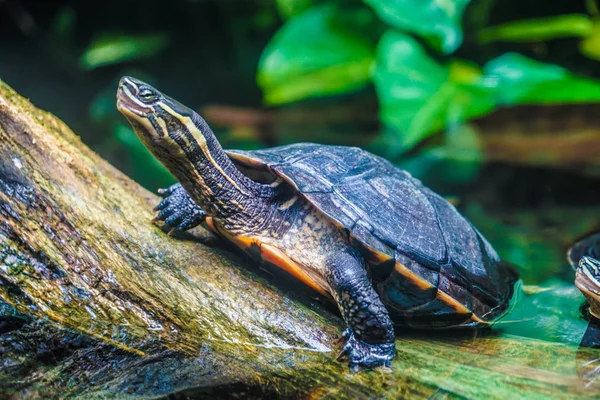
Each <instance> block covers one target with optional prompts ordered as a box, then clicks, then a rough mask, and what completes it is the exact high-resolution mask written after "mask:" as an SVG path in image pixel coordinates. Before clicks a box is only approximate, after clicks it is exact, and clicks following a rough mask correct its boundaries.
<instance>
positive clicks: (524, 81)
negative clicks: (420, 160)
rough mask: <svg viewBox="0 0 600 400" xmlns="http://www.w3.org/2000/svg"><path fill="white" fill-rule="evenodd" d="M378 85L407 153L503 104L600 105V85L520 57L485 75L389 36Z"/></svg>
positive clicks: (497, 63)
mask: <svg viewBox="0 0 600 400" xmlns="http://www.w3.org/2000/svg"><path fill="white" fill-rule="evenodd" d="M372 78H373V81H374V83H375V87H376V89H377V94H378V97H379V101H380V119H381V121H382V122H383V123H384V124H385V125H386V126H387V128H389V129H390V130H389V131H387V132H388V135H387V136H386V138H387V139H386V140H387V141H388V142H389V139H390V137H391V136H390V135H389V133H390V132H393V133H395V134H396V143H395V144H394V146H393V148H394V152H395V153H398V152H403V151H405V150H407V149H409V148H411V147H412V146H414V145H416V144H417V143H419V142H420V141H421V140H423V139H425V138H426V137H428V136H429V135H431V134H433V133H434V132H436V131H440V130H443V129H446V128H454V127H457V126H459V125H460V124H461V123H463V122H465V121H468V120H469V119H472V118H476V117H479V116H482V115H485V114H486V113H489V112H491V111H493V110H494V109H496V108H497V107H499V106H502V105H517V104H559V103H589V102H600V82H598V81H596V80H593V79H589V78H585V77H580V76H576V75H574V74H571V73H570V72H569V71H568V70H566V69H564V68H562V67H559V66H556V65H552V64H544V63H541V62H538V61H535V60H531V59H529V58H527V57H524V56H522V55H519V54H515V53H507V54H504V55H502V56H500V57H498V58H496V59H494V60H492V61H490V62H489V63H488V64H487V65H486V66H485V67H484V68H483V70H480V69H479V68H478V67H476V66H475V67H474V66H471V65H468V64H466V63H464V62H460V61H454V62H451V63H450V64H447V65H444V64H440V63H438V62H436V61H435V60H433V59H432V58H431V57H430V56H429V55H428V54H427V53H426V52H425V51H424V49H423V48H422V46H421V45H419V43H417V42H416V41H415V40H414V39H413V38H411V37H410V36H408V35H405V34H402V33H399V32H396V31H388V32H387V33H386V34H384V36H383V37H382V38H381V41H380V43H379V45H378V47H377V56H376V62H375V68H374V70H373V76H372Z"/></svg>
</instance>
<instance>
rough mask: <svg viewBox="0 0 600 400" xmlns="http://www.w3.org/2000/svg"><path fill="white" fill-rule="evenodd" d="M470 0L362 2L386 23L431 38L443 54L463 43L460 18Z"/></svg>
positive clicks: (384, 0) (383, 0)
mask: <svg viewBox="0 0 600 400" xmlns="http://www.w3.org/2000/svg"><path fill="white" fill-rule="evenodd" d="M469 1H470V0H365V2H366V3H367V4H369V5H370V6H371V7H373V9H374V10H375V12H376V13H377V14H378V15H379V17H380V18H381V19H382V20H384V21H385V22H387V23H388V24H390V25H392V26H394V27H396V28H399V29H401V30H406V31H409V32H414V33H417V34H419V35H421V36H423V37H424V38H426V39H431V38H433V39H435V41H434V45H436V47H437V48H439V49H440V50H441V51H442V52H443V53H445V54H448V53H452V52H453V51H454V50H456V49H457V48H458V47H459V46H460V44H461V43H462V40H463V35H462V30H461V19H462V15H463V12H464V10H465V7H466V6H467V4H469Z"/></svg>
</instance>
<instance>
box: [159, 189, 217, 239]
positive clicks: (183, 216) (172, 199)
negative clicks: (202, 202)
mask: <svg viewBox="0 0 600 400" xmlns="http://www.w3.org/2000/svg"><path fill="white" fill-rule="evenodd" d="M158 193H159V194H160V195H161V196H163V197H164V199H163V201H161V202H160V203H159V204H158V205H157V206H156V207H154V211H158V212H159V213H158V215H157V216H156V217H154V218H153V219H152V220H153V221H164V222H165V225H166V226H167V228H169V229H170V231H169V235H172V234H173V233H175V232H181V231H187V230H188V229H192V228H194V227H196V226H198V225H200V224H201V223H202V222H204V220H205V219H206V216H207V214H206V212H205V211H204V210H203V209H202V208H200V206H198V205H197V204H196V203H195V202H194V200H192V198H191V197H190V196H189V195H188V194H187V192H186V191H185V189H184V188H183V187H182V186H181V185H180V184H179V183H176V184H174V185H172V186H170V187H168V188H167V189H160V190H159V191H158Z"/></svg>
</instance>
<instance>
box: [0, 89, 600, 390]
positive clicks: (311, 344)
mask: <svg viewBox="0 0 600 400" xmlns="http://www.w3.org/2000/svg"><path fill="white" fill-rule="evenodd" d="M0 161H1V162H0V300H1V301H0V314H4V315H3V317H1V318H0V355H1V356H2V362H1V363H0V393H3V394H8V396H10V395H11V394H12V395H15V396H17V397H20V396H31V397H35V396H39V397H53V396H61V397H80V398H93V397H98V398H100V397H111V398H113V397H120V398H121V397H133V396H143V397H156V396H166V395H167V394H172V393H179V394H180V395H181V396H182V397H183V396H188V395H194V396H202V395H206V396H209V395H210V396H213V397H214V396H215V394H217V395H223V396H225V395H227V396H234V395H238V396H249V395H255V396H267V395H268V396H270V397H272V396H279V397H303V398H321V397H335V398H364V397H366V396H373V397H382V396H383V397H388V398H399V397H426V398H429V397H432V396H433V397H436V396H442V397H444V398H482V397H486V398H499V399H505V398H521V397H523V398H525V397H527V398H545V399H547V398H553V397H555V398H562V397H565V398H566V397H570V398H574V397H578V396H580V397H585V396H589V395H590V394H598V393H599V392H598V391H594V390H596V389H594V388H585V387H584V386H583V383H582V381H581V379H580V378H579V377H578V375H577V373H576V370H577V366H576V360H575V356H574V355H575V350H574V348H573V347H572V346H567V345H561V344H554V343H545V342H539V341H534V340H529V339H525V338H516V337H508V338H507V337H501V336H498V335H491V336H487V337H470V336H469V337H457V336H456V335H451V336H432V335H431V334H427V333H425V334H424V333H421V334H419V333H417V334H415V333H412V334H410V335H408V334H405V335H402V336H401V337H399V339H398V342H397V346H398V354H397V358H396V361H395V362H394V363H393V367H392V369H391V371H372V372H362V373H357V374H353V373H350V372H349V371H348V369H347V367H346V366H345V365H344V364H343V363H339V362H336V361H334V358H335V350H336V339H337V337H339V335H340V334H341V332H342V329H343V323H342V321H341V320H340V318H339V316H338V315H337V314H336V313H335V310H333V311H331V310H332V309H331V307H327V306H326V305H324V304H326V303H323V302H322V301H321V300H316V299H315V298H313V296H312V294H310V293H308V292H302V291H298V292H296V291H295V290H290V289H291V288H292V287H293V284H291V285H290V284H288V285H284V286H275V285H274V284H273V282H272V281H273V280H272V279H269V278H268V276H267V275H266V274H264V273H262V272H261V270H260V269H259V268H257V266H256V265H253V264H252V263H250V262H248V260H242V259H240V258H239V257H238V256H237V255H236V254H234V253H231V252H230V251H229V250H227V249H224V248H223V247H220V246H216V247H215V246H212V247H211V246H207V245H205V244H204V243H203V240H201V238H202V237H204V236H205V235H206V232H204V231H202V230H199V231H197V232H196V233H195V234H192V235H184V236H182V237H179V238H173V237H170V236H168V235H167V234H165V233H164V232H162V231H161V230H160V229H159V227H157V226H155V225H153V224H152V223H151V222H150V219H151V218H152V216H153V215H152V212H151V209H152V207H153V205H155V204H156V202H157V201H158V199H157V198H156V196H154V195H153V194H151V193H149V192H148V191H146V190H145V189H143V188H141V187H140V186H138V185H137V184H136V183H135V182H133V181H131V180H130V179H129V178H127V177H126V176H124V175H123V174H122V173H120V172H119V171H118V170H116V169H115V168H114V167H112V166H111V165H109V164H108V163H107V162H105V161H104V160H102V159H101V158H100V157H99V156H98V155H96V154H95V153H94V152H92V151H91V150H90V149H88V148H87V147H86V146H85V145H84V144H83V143H81V141H80V140H79V138H78V137H77V136H76V135H75V134H73V132H71V131H70V130H69V128H68V127H67V126H65V125H64V124H63V123H62V122H61V121H59V120H58V119H57V118H56V117H54V116H52V115H51V114H49V113H46V112H43V111H40V110H38V109H37V108H35V107H34V106H32V105H31V104H30V103H29V102H28V101H27V100H25V99H23V98H22V97H20V96H19V95H18V94H17V93H15V92H14V91H13V90H12V89H11V88H9V87H8V86H7V85H6V84H4V83H2V82H0ZM199 238H200V239H199ZM9 314H10V315H9ZM0 397H2V396H0Z"/></svg>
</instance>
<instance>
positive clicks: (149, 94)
mask: <svg viewBox="0 0 600 400" xmlns="http://www.w3.org/2000/svg"><path fill="white" fill-rule="evenodd" d="M138 97H139V98H140V100H142V101H143V102H144V103H151V102H153V101H154V100H156V99H157V98H158V94H157V93H156V92H155V91H154V90H151V89H148V88H144V89H142V90H140V93H139V94H138Z"/></svg>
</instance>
